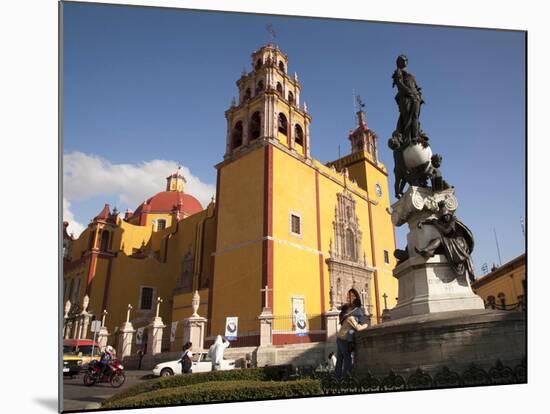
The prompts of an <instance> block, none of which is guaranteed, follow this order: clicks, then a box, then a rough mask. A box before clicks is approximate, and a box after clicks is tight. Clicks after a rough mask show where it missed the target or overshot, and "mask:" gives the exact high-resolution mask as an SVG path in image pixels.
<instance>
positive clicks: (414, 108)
mask: <svg viewBox="0 0 550 414" xmlns="http://www.w3.org/2000/svg"><path fill="white" fill-rule="evenodd" d="M407 63H408V59H407V56H405V55H399V56H398V57H397V61H396V64H397V69H396V70H395V72H393V76H392V78H393V86H394V87H397V95H395V101H396V102H397V106H398V107H399V119H398V121H397V127H396V131H397V132H399V133H400V134H401V136H402V137H403V143H404V144H405V146H408V145H409V144H411V143H415V142H417V141H418V140H420V139H421V138H420V132H421V131H420V106H421V105H422V104H423V103H424V101H423V100H422V94H421V92H420V90H421V88H419V87H418V85H417V84H416V79H415V78H414V76H413V75H412V74H411V73H409V72H408V71H407V70H406V68H407Z"/></svg>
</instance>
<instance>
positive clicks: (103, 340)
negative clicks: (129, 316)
mask: <svg viewBox="0 0 550 414" xmlns="http://www.w3.org/2000/svg"><path fill="white" fill-rule="evenodd" d="M108 339H109V331H108V330H107V327H106V326H102V327H101V329H100V330H99V334H98V337H97V343H98V346H99V349H100V351H101V352H103V351H104V350H105V348H106V347H107V341H108Z"/></svg>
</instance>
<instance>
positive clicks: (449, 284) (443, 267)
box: [389, 187, 485, 320]
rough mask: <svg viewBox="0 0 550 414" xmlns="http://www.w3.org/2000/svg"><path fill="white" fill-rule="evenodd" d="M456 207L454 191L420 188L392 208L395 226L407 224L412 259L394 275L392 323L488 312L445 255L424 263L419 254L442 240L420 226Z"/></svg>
mask: <svg viewBox="0 0 550 414" xmlns="http://www.w3.org/2000/svg"><path fill="white" fill-rule="evenodd" d="M441 206H444V207H441ZM457 207H458V202H457V200H456V197H455V195H454V189H452V188H449V189H447V190H444V191H439V192H435V193H434V192H433V191H432V190H431V189H429V188H421V187H410V188H409V189H408V190H407V192H406V193H405V194H404V195H403V196H402V197H401V199H400V200H399V201H397V202H396V203H394V204H393V205H392V222H393V224H394V225H395V226H401V225H403V224H405V223H407V224H408V226H409V233H408V234H407V250H408V253H409V258H408V259H407V260H405V261H404V262H403V263H401V264H400V265H399V266H397V267H396V268H395V269H394V271H393V276H394V277H395V278H397V280H398V281H399V295H398V300H397V306H396V307H395V308H393V309H392V310H391V312H390V315H389V318H390V319H391V320H396V319H399V318H404V317H407V316H414V315H422V314H429V313H436V312H448V311H455V310H457V311H458V310H467V309H485V305H484V303H483V300H482V299H481V298H480V297H479V296H477V295H475V294H474V293H473V291H472V289H471V287H470V284H469V281H468V276H467V275H466V274H465V275H459V274H457V273H456V272H455V271H454V270H453V268H452V266H451V264H450V263H448V262H447V258H446V257H445V256H444V255H435V256H433V257H431V258H429V259H425V258H424V257H423V256H421V255H419V254H418V253H417V251H416V250H417V249H424V248H425V247H426V246H428V245H429V243H430V241H432V240H435V239H441V237H442V236H441V234H440V233H439V231H438V230H437V228H436V227H435V226H434V225H431V224H419V223H422V222H423V221H424V220H427V219H432V218H437V217H438V214H440V213H441V212H440V209H441V208H444V209H446V211H447V212H448V213H449V214H453V213H454V211H455V210H456V209H457Z"/></svg>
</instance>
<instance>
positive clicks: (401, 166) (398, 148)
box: [388, 131, 407, 199]
mask: <svg viewBox="0 0 550 414" xmlns="http://www.w3.org/2000/svg"><path fill="white" fill-rule="evenodd" d="M388 147H390V149H391V150H392V151H393V173H394V175H395V185H394V191H395V198H397V199H399V198H401V196H402V195H403V190H404V189H405V185H406V184H407V167H406V166H405V160H404V159H403V152H402V136H401V134H400V133H399V132H397V131H396V132H394V133H393V135H392V137H391V138H390V139H389V140H388Z"/></svg>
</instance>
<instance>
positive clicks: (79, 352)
mask: <svg viewBox="0 0 550 414" xmlns="http://www.w3.org/2000/svg"><path fill="white" fill-rule="evenodd" d="M100 356H101V352H100V350H99V344H98V343H97V342H94V341H92V340H91V339H64V340H63V375H68V376H71V377H73V376H75V375H77V374H78V373H80V371H81V370H82V368H84V367H85V366H86V365H87V364H88V363H90V361H92V360H96V361H99V359H100Z"/></svg>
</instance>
